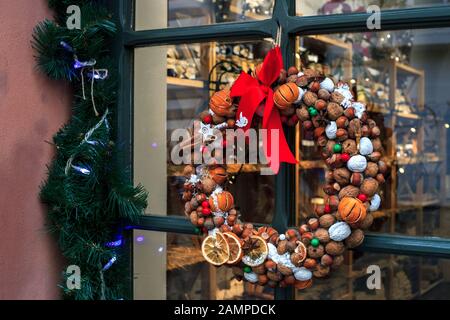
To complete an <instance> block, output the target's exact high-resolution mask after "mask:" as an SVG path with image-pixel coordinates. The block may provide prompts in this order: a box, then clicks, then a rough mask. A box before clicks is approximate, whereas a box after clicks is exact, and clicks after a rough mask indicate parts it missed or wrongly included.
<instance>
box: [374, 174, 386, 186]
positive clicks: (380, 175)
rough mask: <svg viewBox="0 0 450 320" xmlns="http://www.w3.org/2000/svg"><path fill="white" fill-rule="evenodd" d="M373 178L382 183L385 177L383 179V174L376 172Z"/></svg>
mask: <svg viewBox="0 0 450 320" xmlns="http://www.w3.org/2000/svg"><path fill="white" fill-rule="evenodd" d="M375 179H377V181H378V183H379V184H383V183H385V179H384V175H383V174H382V173H379V174H377V176H376V177H375Z"/></svg>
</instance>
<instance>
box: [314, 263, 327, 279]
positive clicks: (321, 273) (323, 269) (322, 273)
mask: <svg viewBox="0 0 450 320" xmlns="http://www.w3.org/2000/svg"><path fill="white" fill-rule="evenodd" d="M329 273H330V267H329V266H324V265H322V264H319V265H318V266H317V268H316V270H314V272H313V275H314V277H316V278H323V277H326V276H327V275H328V274H329Z"/></svg>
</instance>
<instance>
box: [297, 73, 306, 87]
mask: <svg viewBox="0 0 450 320" xmlns="http://www.w3.org/2000/svg"><path fill="white" fill-rule="evenodd" d="M295 84H296V85H297V86H299V87H306V86H307V85H308V77H307V76H305V75H303V76H300V77H298V78H297V80H296V81H295Z"/></svg>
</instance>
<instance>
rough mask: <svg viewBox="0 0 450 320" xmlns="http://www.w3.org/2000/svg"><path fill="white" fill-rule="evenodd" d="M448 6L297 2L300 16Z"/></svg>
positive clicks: (416, 1) (443, 0) (440, 0)
mask: <svg viewBox="0 0 450 320" xmlns="http://www.w3.org/2000/svg"><path fill="white" fill-rule="evenodd" d="M446 4H448V1H447V0H412V1H404V0H398V1H396V0H394V1H382V0H337V1H336V0H296V5H297V7H296V11H297V15H298V16H314V15H327V14H346V13H357V12H366V11H367V7H368V6H370V5H376V6H378V7H379V8H380V9H381V10H389V9H404V8H420V7H432V6H438V5H446Z"/></svg>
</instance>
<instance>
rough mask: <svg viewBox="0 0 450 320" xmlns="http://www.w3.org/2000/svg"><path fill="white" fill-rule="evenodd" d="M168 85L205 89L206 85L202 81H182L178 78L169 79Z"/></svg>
mask: <svg viewBox="0 0 450 320" xmlns="http://www.w3.org/2000/svg"><path fill="white" fill-rule="evenodd" d="M167 84H168V85H172V86H180V87H190V88H200V89H202V88H204V87H205V83H204V82H203V81H202V80H191V79H181V78H176V77H167Z"/></svg>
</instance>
